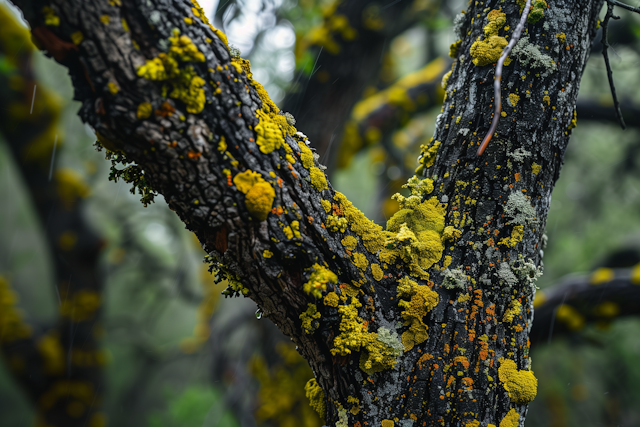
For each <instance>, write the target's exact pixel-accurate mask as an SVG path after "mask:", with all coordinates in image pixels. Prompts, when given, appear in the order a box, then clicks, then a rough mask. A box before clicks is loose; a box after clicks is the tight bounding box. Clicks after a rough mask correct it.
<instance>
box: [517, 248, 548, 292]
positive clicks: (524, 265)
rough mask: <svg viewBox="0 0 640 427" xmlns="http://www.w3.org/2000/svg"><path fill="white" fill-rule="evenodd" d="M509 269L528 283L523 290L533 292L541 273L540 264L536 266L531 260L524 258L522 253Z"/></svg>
mask: <svg viewBox="0 0 640 427" xmlns="http://www.w3.org/2000/svg"><path fill="white" fill-rule="evenodd" d="M511 269H512V270H513V272H514V273H515V275H516V276H517V277H518V278H519V279H520V280H521V281H523V282H525V283H526V284H527V285H528V286H527V288H526V289H525V291H527V293H529V294H533V293H534V292H535V289H536V282H537V281H538V278H539V277H540V276H542V273H543V267H542V264H540V265H539V266H537V267H536V264H535V263H534V262H533V260H531V259H525V258H524V255H520V258H519V259H518V260H517V261H515V262H514V263H513V264H512V266H511Z"/></svg>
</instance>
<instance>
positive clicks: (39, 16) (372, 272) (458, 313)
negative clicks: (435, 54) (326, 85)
mask: <svg viewBox="0 0 640 427" xmlns="http://www.w3.org/2000/svg"><path fill="white" fill-rule="evenodd" d="M16 3H17V4H18V5H19V6H20V7H22V8H23V10H25V15H26V17H27V18H28V19H29V21H30V23H31V26H32V28H33V34H34V37H35V38H36V39H37V40H39V42H40V43H41V44H42V45H43V48H46V49H48V50H49V52H50V53H51V54H52V55H53V56H54V57H55V58H56V59H57V60H58V61H60V62H62V63H63V64H65V65H67V66H68V67H69V70H70V73H71V76H72V79H73V81H74V85H75V87H76V98H77V99H79V100H81V101H82V102H83V106H82V108H81V110H80V115H81V117H82V119H83V120H84V121H86V122H88V123H89V124H90V125H91V126H93V127H94V129H95V130H96V132H97V134H98V138H99V140H100V141H101V143H102V145H104V146H105V147H107V148H108V149H110V150H111V151H112V155H113V156H120V157H122V156H124V159H125V160H128V161H132V162H135V163H136V165H137V166H138V168H139V169H131V170H129V171H128V173H127V174H125V175H126V176H127V178H128V179H129V180H132V181H134V182H135V183H137V185H139V186H141V187H143V188H145V186H150V187H151V188H152V189H153V190H155V191H158V192H159V193H160V194H162V195H163V196H164V197H165V199H166V200H167V203H168V204H169V206H170V207H171V209H173V210H175V211H176V213H177V214H178V215H179V216H180V218H181V219H182V220H183V222H184V223H185V224H186V225H187V228H189V229H190V230H192V231H194V232H195V233H196V235H197V236H198V238H199V239H200V241H201V242H202V244H203V247H204V248H205V250H206V251H207V252H208V253H209V254H210V257H209V259H210V261H211V263H212V266H213V268H214V269H216V270H218V271H219V274H220V275H221V276H222V277H225V278H227V279H228V280H229V281H230V283H231V286H230V289H229V290H228V292H229V293H243V294H245V295H247V296H249V297H250V298H252V299H253V300H254V301H255V302H256V303H257V304H258V306H259V308H260V309H261V310H262V312H263V313H264V315H265V316H266V317H268V318H269V319H271V320H272V321H273V322H275V323H276V324H277V325H278V327H279V328H280V330H282V332H284V333H285V334H286V335H288V336H290V337H291V339H292V340H293V341H294V342H295V344H296V345H297V346H298V351H299V352H300V354H302V355H303V356H304V357H305V358H306V359H307V361H308V362H309V364H310V365H311V367H312V368H313V370H314V372H315V375H316V379H317V384H319V387H318V386H317V384H316V383H314V382H313V381H312V382H310V383H309V384H308V386H307V392H308V394H309V396H310V397H311V403H312V405H313V406H314V407H316V408H317V409H318V410H319V411H320V412H323V414H324V415H325V418H326V422H327V424H329V425H331V426H334V425H335V426H346V425H350V426H358V427H362V426H365V425H367V426H380V425H382V426H384V427H389V426H393V425H396V424H397V425H400V426H409V425H419V426H423V425H445V426H454V425H455V426H459V425H465V426H478V425H482V426H489V425H494V426H495V425H500V426H503V427H504V426H517V425H524V417H525V414H526V410H527V403H528V402H529V401H530V400H531V399H533V397H535V394H536V380H535V377H534V376H533V373H532V372H531V371H530V370H529V369H530V359H529V358H528V339H527V336H528V332H529V329H530V327H531V322H532V319H533V308H532V300H533V295H534V293H535V286H534V283H535V278H536V277H537V275H538V274H539V273H538V272H539V268H540V267H539V265H540V262H541V249H542V246H543V230H544V226H545V221H546V217H547V210H548V207H549V199H550V195H551V190H552V188H553V185H554V183H555V181H556V179H557V177H558V174H559V171H560V166H561V164H562V158H563V155H564V152H565V149H566V145H567V142H568V140H569V134H570V129H571V127H572V126H573V123H575V117H574V106H575V100H576V97H577V93H578V86H579V79H580V76H581V75H582V72H583V69H584V66H585V63H586V60H587V57H588V53H589V48H590V44H591V40H592V38H593V37H594V34H595V29H596V22H597V14H598V11H599V10H600V7H601V5H602V1H591V0H581V1H571V2H569V1H568V0H558V1H555V2H553V4H551V5H550V6H549V7H548V8H540V4H541V3H544V2H542V1H536V2H535V5H537V7H538V9H534V12H535V16H534V14H533V12H532V16H531V17H530V20H532V21H533V20H536V18H537V22H536V23H530V24H528V25H527V27H526V31H525V33H524V34H523V39H522V40H521V41H520V43H519V44H518V46H517V48H516V49H514V52H513V53H512V54H511V63H510V65H509V66H507V67H506V69H505V73H504V77H503V90H502V93H503V98H505V99H506V101H505V102H503V105H504V108H503V112H504V113H503V117H502V120H501V122H500V125H499V126H498V128H497V136H495V137H494V139H493V141H492V142H491V144H490V145H489V148H488V150H487V151H486V152H485V154H484V155H483V156H481V157H478V156H476V150H477V147H478V144H479V142H480V141H481V140H482V138H483V136H484V134H485V133H486V132H487V129H488V128H489V123H490V121H491V118H492V114H493V102H495V100H493V99H492V97H493V85H492V84H491V83H492V80H493V79H492V73H493V66H491V64H493V63H495V62H496V61H497V59H498V56H499V55H500V53H501V51H502V47H501V46H503V45H504V44H506V43H504V42H505V40H504V39H503V36H507V37H508V36H509V35H510V34H511V33H512V31H513V29H514V28H515V26H516V24H517V22H518V20H519V16H520V7H521V6H519V5H518V4H517V2H501V1H497V0H490V1H488V2H485V3H483V4H481V3H474V4H472V5H471V8H470V10H469V11H467V13H465V14H462V15H460V16H459V17H458V18H457V19H456V30H457V32H458V34H459V35H460V37H461V39H462V41H461V43H460V44H456V45H455V46H457V59H456V62H455V63H454V66H453V72H452V74H451V75H450V76H449V77H448V83H447V87H446V93H447V98H446V100H445V103H444V107H443V114H441V115H440V116H439V118H438V121H437V128H436V132H435V136H434V142H433V143H432V145H431V146H430V147H425V148H424V152H423V155H422V156H421V159H420V162H421V166H420V167H419V168H418V170H417V175H418V177H414V178H412V179H411V180H410V181H409V183H408V187H409V188H410V190H411V193H412V195H411V196H410V197H406V198H405V197H402V196H398V199H399V202H400V205H401V210H400V211H399V212H398V213H396V215H395V216H394V217H393V218H391V220H389V223H388V225H387V229H386V230H383V229H382V228H381V227H380V226H378V225H376V224H374V223H372V222H370V221H369V220H367V219H366V218H365V217H364V215H362V213H360V212H359V211H358V210H357V209H356V208H354V207H353V206H352V205H351V203H350V202H349V201H347V200H346V198H345V197H344V196H343V195H342V194H340V193H338V192H336V191H334V190H333V189H332V188H331V186H330V184H328V183H327V182H326V180H325V175H324V173H323V171H322V169H321V166H320V165H319V164H318V163H317V161H316V160H315V159H314V156H313V152H312V151H311V150H310V149H309V147H307V142H308V141H307V140H306V138H305V137H304V136H303V135H302V134H301V133H296V129H295V128H294V127H293V126H292V125H291V124H290V123H289V122H288V121H287V117H286V116H284V115H282V114H279V111H278V109H277V107H276V106H275V105H274V104H273V103H272V102H271V101H270V99H269V98H268V95H267V94H266V92H265V91H264V90H263V89H262V86H260V85H259V84H258V83H257V82H255V81H253V79H252V78H251V74H250V71H249V67H248V63H247V62H246V61H244V60H242V59H240V58H233V57H232V56H231V55H230V53H229V50H228V48H227V46H226V43H225V41H224V36H223V35H222V34H221V33H220V32H218V31H217V30H215V29H213V28H212V27H210V26H209V25H207V23H206V18H204V15H203V13H202V11H201V10H200V9H199V8H198V6H197V5H196V4H195V2H194V3H191V2H189V1H186V0H180V1H172V2H168V1H165V0H155V1H149V0H145V1H141V0H140V1H127V2H122V5H121V6H120V2H119V1H117V0H116V1H112V2H110V3H111V4H113V5H111V4H110V3H108V2H100V3H94V2H84V1H80V0H55V1H53V2H52V3H51V4H50V5H49V9H46V8H45V9H42V8H40V3H37V4H38V8H30V7H31V6H32V3H31V2H29V1H16ZM520 3H522V4H523V5H524V1H522V2H520ZM33 4H35V2H34V3H33ZM535 5H534V6H535ZM503 43H504V44H503ZM496 46H497V47H496ZM454 51H455V48H454ZM472 52H473V53H472ZM454 53H455V52H454ZM474 62H475V63H476V64H478V65H475V64H474ZM317 120H321V118H320V117H318V118H317ZM141 171H143V173H142V172H141Z"/></svg>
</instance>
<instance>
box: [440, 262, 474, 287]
mask: <svg viewBox="0 0 640 427" xmlns="http://www.w3.org/2000/svg"><path fill="white" fill-rule="evenodd" d="M442 276H443V280H442V287H443V288H446V289H456V288H458V289H461V290H465V289H467V284H468V282H469V278H468V277H467V275H466V274H465V273H464V271H462V267H458V268H454V269H453V270H451V269H448V268H447V269H445V270H443V271H442Z"/></svg>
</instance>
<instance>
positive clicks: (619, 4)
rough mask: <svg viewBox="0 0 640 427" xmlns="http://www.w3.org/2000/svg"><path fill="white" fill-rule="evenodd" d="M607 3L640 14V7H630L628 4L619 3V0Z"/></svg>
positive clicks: (608, 0)
mask: <svg viewBox="0 0 640 427" xmlns="http://www.w3.org/2000/svg"><path fill="white" fill-rule="evenodd" d="M607 3H608V4H609V5H613V6H618V7H621V8H623V9H627V10H630V11H631V12H635V13H640V6H639V7H633V6H629V5H628V4H625V3H622V2H619V1H618V0H607Z"/></svg>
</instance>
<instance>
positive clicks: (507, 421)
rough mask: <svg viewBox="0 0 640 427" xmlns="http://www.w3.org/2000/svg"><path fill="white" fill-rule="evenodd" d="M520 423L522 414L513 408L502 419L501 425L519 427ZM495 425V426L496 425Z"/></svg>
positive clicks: (503, 426) (502, 426)
mask: <svg viewBox="0 0 640 427" xmlns="http://www.w3.org/2000/svg"><path fill="white" fill-rule="evenodd" d="M519 425H520V414H519V413H517V412H516V410H515V409H513V408H511V409H510V410H509V412H507V415H505V416H504V418H503V419H502V421H500V426H499V427H518V426H519ZM494 427H495V426H494Z"/></svg>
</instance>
